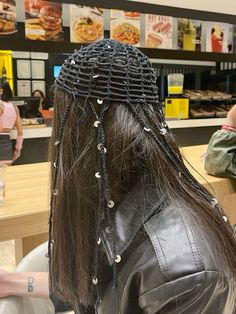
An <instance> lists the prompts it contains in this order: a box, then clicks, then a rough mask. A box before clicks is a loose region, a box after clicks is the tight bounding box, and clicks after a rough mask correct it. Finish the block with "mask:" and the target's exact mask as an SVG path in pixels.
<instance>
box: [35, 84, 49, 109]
mask: <svg viewBox="0 0 236 314" xmlns="http://www.w3.org/2000/svg"><path fill="white" fill-rule="evenodd" d="M32 96H33V97H39V98H40V104H39V110H48V109H49V105H48V104H47V103H46V97H45V95H44V92H43V91H41V90H40V89H36V90H34V91H33V93H32Z"/></svg>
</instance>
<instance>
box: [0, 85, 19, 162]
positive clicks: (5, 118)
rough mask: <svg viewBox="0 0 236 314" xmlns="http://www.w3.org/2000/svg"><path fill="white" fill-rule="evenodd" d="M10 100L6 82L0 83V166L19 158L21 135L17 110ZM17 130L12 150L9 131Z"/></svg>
mask: <svg viewBox="0 0 236 314" xmlns="http://www.w3.org/2000/svg"><path fill="white" fill-rule="evenodd" d="M11 98H12V91H11V89H10V86H9V84H8V83H7V82H0V165H1V164H7V165H10V164H12V162H13V161H15V160H16V159H17V158H19V157H20V154H21V149H22V144H23V136H22V135H23V133H22V125H21V118H20V114H19V110H18V108H17V107H15V106H14V105H13V104H12V103H11V102H9V100H10V99H11ZM14 127H15V128H16V130H17V138H16V144H15V147H14V149H13V147H12V142H11V138H10V131H11V130H12V129H13V128H14Z"/></svg>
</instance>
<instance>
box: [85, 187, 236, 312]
mask: <svg viewBox="0 0 236 314" xmlns="http://www.w3.org/2000/svg"><path fill="white" fill-rule="evenodd" d="M112 219H113V223H114V230H113V233H114V235H113V236H114V238H115V243H116V252H117V254H119V255H121V257H122V259H121V262H120V263H119V264H118V293H117V291H114V290H113V289H112V280H111V278H112V272H111V271H109V270H108V272H107V273H106V274H104V282H103V290H102V299H101V303H100V304H99V305H98V306H97V308H96V310H95V313H98V314H141V313H142V314H144V313H145V314H154V313H160V314H164V313H168V314H180V313H186V314H195V313H199V314H200V313H201V314H202V313H204V314H232V313H236V282H235V281H234V280H233V279H232V275H231V273H230V271H229V270H228V268H227V267H226V264H225V259H224V256H222V255H221V253H220V252H219V249H218V248H217V246H216V243H215V242H214V239H212V238H211V237H210V236H209V235H208V234H207V233H205V232H204V231H203V230H202V228H201V226H199V225H198V223H197V222H196V220H195V219H194V218H193V215H191V214H190V213H189V210H186V209H185V208H184V206H183V205H180V204H167V203H166V202H165V201H164V200H160V198H159V197H158V195H157V192H156V191H155V190H154V189H153V188H151V187H150V186H146V187H143V186H141V185H139V184H138V185H137V186H136V187H135V188H134V189H133V190H132V191H131V192H130V193H129V194H128V195H127V196H126V197H125V199H124V200H123V201H122V203H121V204H120V205H119V206H118V208H117V209H116V210H115V211H114V212H113V218H112ZM223 223H224V222H223ZM102 242H103V246H104V249H105V252H106V255H107V258H108V261H109V263H110V265H112V263H113V253H112V245H111V243H112V241H111V234H110V233H109V230H108V229H107V226H106V222H104V225H103V232H102ZM83 312H84V313H92V312H93V313H94V310H92V311H91V309H90V310H88V311H83Z"/></svg>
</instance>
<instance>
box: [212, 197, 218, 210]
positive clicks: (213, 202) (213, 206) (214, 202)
mask: <svg viewBox="0 0 236 314" xmlns="http://www.w3.org/2000/svg"><path fill="white" fill-rule="evenodd" d="M217 205H218V201H217V199H216V198H212V199H211V207H212V208H215V207H216V206H217Z"/></svg>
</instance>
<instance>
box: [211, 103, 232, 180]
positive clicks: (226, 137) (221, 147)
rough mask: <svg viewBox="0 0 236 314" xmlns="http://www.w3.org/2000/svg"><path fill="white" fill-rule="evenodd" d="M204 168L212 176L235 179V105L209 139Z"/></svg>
mask: <svg viewBox="0 0 236 314" xmlns="http://www.w3.org/2000/svg"><path fill="white" fill-rule="evenodd" d="M205 169H206V171H207V172H208V173H209V174H211V175H214V176H218V177H227V178H235V179H236V105H234V106H233V107H232V108H231V109H230V111H229V112H228V114H227V118H226V120H225V123H224V124H223V125H222V128H221V130H218V131H216V132H215V133H214V134H213V135H212V137H211V139H210V142H209V145H208V148H207V153H206V158H205Z"/></svg>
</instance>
